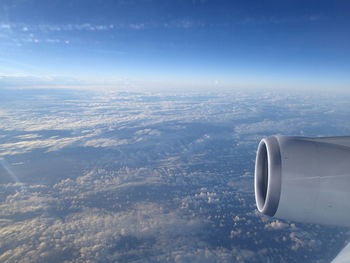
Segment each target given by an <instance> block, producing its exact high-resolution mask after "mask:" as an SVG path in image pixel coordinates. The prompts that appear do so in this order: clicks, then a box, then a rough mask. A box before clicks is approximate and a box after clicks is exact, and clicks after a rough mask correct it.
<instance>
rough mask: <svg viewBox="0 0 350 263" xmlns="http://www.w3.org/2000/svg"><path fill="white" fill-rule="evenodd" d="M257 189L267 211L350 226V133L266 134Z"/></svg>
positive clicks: (260, 152) (257, 166) (258, 201)
mask: <svg viewBox="0 0 350 263" xmlns="http://www.w3.org/2000/svg"><path fill="white" fill-rule="evenodd" d="M254 188H255V199H256V204H257V208H258V210H259V211H260V212H261V213H264V214H266V215H269V216H274V217H277V218H282V219H288V220H295V221H300V222H309V223H319V224H326V225H337V226H348V227H349V226H350V137H320V138H306V137H290V136H272V137H268V138H264V139H262V140H261V142H260V144H259V146H258V151H257V156H256V163H255V179H254Z"/></svg>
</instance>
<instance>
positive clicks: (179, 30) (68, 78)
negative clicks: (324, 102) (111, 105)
mask: <svg viewBox="0 0 350 263" xmlns="http://www.w3.org/2000/svg"><path fill="white" fill-rule="evenodd" d="M349 27H350V2H349V1H346V0H344V1H330V0H329V1H326V0H317V1H311V0H302V1H299V0H291V1H289V0H279V1H262V0H259V1H257V0H256V1H255V0H252V1H244V0H239V1H234V0H229V1H223V0H114V1H113V0H72V1H65V0H50V1H47V0H12V1H9V0H3V1H1V3H0V88H3V87H5V88H6V87H37V86H39V87H73V86H80V87H84V88H89V87H90V88H100V87H116V88H126V89H132V88H144V89H146V90H147V89H152V88H160V89H165V90H166V89H170V90H171V89H179V88H182V89H187V88H188V89H190V88H194V87H195V88H203V89H205V88H215V89H216V88H222V89H224V88H269V87H271V88H279V89H280V88H301V89H343V90H347V89H350V85H349V84H350V74H349V73H348V72H349V69H350V48H349V47H350V34H349Z"/></svg>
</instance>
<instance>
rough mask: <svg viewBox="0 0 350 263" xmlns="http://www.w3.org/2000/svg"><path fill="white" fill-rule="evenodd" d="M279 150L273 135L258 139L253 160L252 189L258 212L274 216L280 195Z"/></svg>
mask: <svg viewBox="0 0 350 263" xmlns="http://www.w3.org/2000/svg"><path fill="white" fill-rule="evenodd" d="M281 171H282V170H281V152H280V147H279V143H278V140H277V138H276V137H275V136H272V137H268V138H264V139H262V140H261V141H260V143H259V146H258V151H257V155H256V162H255V175H254V190H255V200H256V204H257V208H258V210H259V212H261V213H263V214H265V215H269V216H274V215H275V214H276V211H277V208H278V204H279V201H280V195H281Z"/></svg>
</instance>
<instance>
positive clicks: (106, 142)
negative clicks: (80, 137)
mask: <svg viewBox="0 0 350 263" xmlns="http://www.w3.org/2000/svg"><path fill="white" fill-rule="evenodd" d="M128 143H129V142H128V141H127V140H115V139H107V138H99V139H93V140H87V141H86V142H85V143H84V144H83V145H84V146H86V147H95V148H99V147H116V146H120V145H125V144H128Z"/></svg>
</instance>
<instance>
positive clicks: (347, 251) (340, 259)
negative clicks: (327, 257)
mask: <svg viewBox="0 0 350 263" xmlns="http://www.w3.org/2000/svg"><path fill="white" fill-rule="evenodd" d="M348 262H350V243H349V244H347V245H346V247H345V248H343V250H342V251H340V252H339V254H338V255H337V256H336V257H335V259H333V260H332V262H331V263H348Z"/></svg>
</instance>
